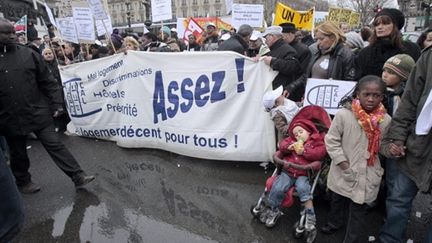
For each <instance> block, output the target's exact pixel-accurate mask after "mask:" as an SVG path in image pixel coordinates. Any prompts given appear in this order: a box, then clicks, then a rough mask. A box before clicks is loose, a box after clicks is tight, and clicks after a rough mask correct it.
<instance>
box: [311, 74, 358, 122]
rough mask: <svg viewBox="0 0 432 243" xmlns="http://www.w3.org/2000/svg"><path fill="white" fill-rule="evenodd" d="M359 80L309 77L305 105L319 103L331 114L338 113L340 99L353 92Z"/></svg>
mask: <svg viewBox="0 0 432 243" xmlns="http://www.w3.org/2000/svg"><path fill="white" fill-rule="evenodd" d="M356 83H357V82H354V81H342V80H332V79H316V78H309V79H308V80H307V84H306V91H305V96H304V105H305V106H306V105H318V106H321V107H323V108H324V109H325V110H326V111H327V112H328V113H329V114H332V115H334V114H336V112H337V111H338V109H339V108H338V104H339V102H340V100H341V99H342V98H343V97H345V96H347V95H349V94H350V93H352V91H353V89H354V86H355V85H356Z"/></svg>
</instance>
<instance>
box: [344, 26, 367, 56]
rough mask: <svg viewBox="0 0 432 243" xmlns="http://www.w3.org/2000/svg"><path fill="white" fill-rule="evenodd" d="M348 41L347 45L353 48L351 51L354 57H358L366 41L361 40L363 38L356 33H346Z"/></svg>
mask: <svg viewBox="0 0 432 243" xmlns="http://www.w3.org/2000/svg"><path fill="white" fill-rule="evenodd" d="M345 37H346V41H345V44H346V45H347V46H348V47H349V48H351V51H352V52H353V53H354V55H357V54H358V53H359V52H360V50H361V49H363V47H364V41H363V39H362V38H361V36H360V35H359V34H358V33H356V32H354V31H351V32H348V33H345Z"/></svg>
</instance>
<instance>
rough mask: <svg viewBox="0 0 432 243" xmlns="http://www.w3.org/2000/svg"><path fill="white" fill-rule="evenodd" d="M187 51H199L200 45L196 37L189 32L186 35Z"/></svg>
mask: <svg viewBox="0 0 432 243" xmlns="http://www.w3.org/2000/svg"><path fill="white" fill-rule="evenodd" d="M186 50H187V51H200V50H201V46H200V44H199V43H198V42H197V40H196V37H195V36H194V35H193V34H190V35H189V36H188V44H187V45H186Z"/></svg>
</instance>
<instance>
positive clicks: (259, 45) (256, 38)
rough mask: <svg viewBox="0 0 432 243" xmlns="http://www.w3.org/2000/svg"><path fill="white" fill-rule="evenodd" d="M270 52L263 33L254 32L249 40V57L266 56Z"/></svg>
mask: <svg viewBox="0 0 432 243" xmlns="http://www.w3.org/2000/svg"><path fill="white" fill-rule="evenodd" d="M269 51H270V49H269V48H268V46H267V45H266V44H265V42H264V40H263V37H262V34H261V32H259V31H257V30H254V31H253V32H252V35H251V37H250V38H249V48H248V54H247V56H248V57H256V56H264V55H265V54H267V53H268V52H269Z"/></svg>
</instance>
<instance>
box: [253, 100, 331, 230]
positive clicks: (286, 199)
mask: <svg viewBox="0 0 432 243" xmlns="http://www.w3.org/2000/svg"><path fill="white" fill-rule="evenodd" d="M329 127H330V117H329V115H328V114H327V112H326V111H325V110H324V109H323V108H321V107H319V106H314V105H311V106H306V107H304V108H302V109H301V110H300V111H299V112H298V113H297V114H296V115H295V116H294V118H293V120H292V121H291V123H290V124H289V126H288V135H289V136H288V137H286V138H285V139H283V140H282V141H281V142H280V144H279V150H278V151H277V152H276V153H275V154H274V156H273V159H274V163H275V164H276V170H275V173H274V174H273V175H272V176H271V177H270V178H269V179H268V180H267V182H266V190H265V192H264V193H263V196H262V197H261V198H260V200H259V202H258V204H257V205H256V206H255V207H253V208H252V209H251V212H252V214H253V215H254V216H255V217H258V218H259V219H260V221H261V222H262V223H265V225H266V226H267V227H273V226H274V225H275V224H276V222H277V220H278V218H279V217H280V216H281V215H282V212H281V208H283V207H289V206H291V205H292V202H293V199H292V194H293V191H294V188H295V190H296V191H297V194H298V197H299V199H300V202H302V204H303V205H304V210H302V212H301V215H302V218H303V219H302V220H303V222H301V223H303V226H304V228H305V229H306V230H314V229H315V222H316V219H315V212H314V207H313V203H312V198H313V188H312V186H311V184H310V172H316V171H319V169H320V168H321V161H322V160H323V159H324V158H325V156H326V154H327V152H326V148H325V144H324V136H325V133H326V132H327V130H328V128H329ZM314 185H316V182H314ZM315 231H316V230H315Z"/></svg>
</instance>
